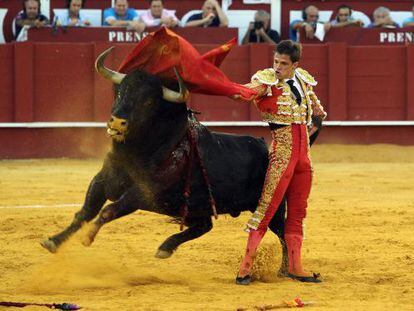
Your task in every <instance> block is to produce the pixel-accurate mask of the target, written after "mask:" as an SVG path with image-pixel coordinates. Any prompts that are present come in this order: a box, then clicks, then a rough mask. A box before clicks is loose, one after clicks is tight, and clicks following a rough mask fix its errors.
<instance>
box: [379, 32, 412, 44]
mask: <svg viewBox="0 0 414 311" xmlns="http://www.w3.org/2000/svg"><path fill="white" fill-rule="evenodd" d="M413 39H414V32H411V31H398V32H395V31H389V32H386V31H381V32H380V33H379V42H381V43H409V42H413Z"/></svg>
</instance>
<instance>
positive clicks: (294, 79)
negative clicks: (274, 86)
mask: <svg viewBox="0 0 414 311" xmlns="http://www.w3.org/2000/svg"><path fill="white" fill-rule="evenodd" d="M289 80H293V85H294V86H295V87H296V88H297V89H298V91H299V93H300V96H301V97H302V98H304V97H305V93H304V92H303V90H302V85H301V84H300V82H299V80H298V78H297V77H296V75H294V76H293V77H292V78H290V79H286V82H287V81H289Z"/></svg>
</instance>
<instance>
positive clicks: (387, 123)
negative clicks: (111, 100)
mask: <svg viewBox="0 0 414 311" xmlns="http://www.w3.org/2000/svg"><path fill="white" fill-rule="evenodd" d="M201 123H202V124H203V125H205V126H222V127H261V126H263V127H265V126H267V123H266V122H261V121H206V122H201ZM323 125H324V126H414V121H325V122H324V123H323ZM105 127H106V123H105V122H9V123H6V122H3V123H0V128H105Z"/></svg>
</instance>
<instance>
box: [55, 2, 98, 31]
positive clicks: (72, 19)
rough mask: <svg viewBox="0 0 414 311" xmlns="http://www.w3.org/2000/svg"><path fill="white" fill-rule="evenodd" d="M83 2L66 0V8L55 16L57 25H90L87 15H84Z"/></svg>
mask: <svg viewBox="0 0 414 311" xmlns="http://www.w3.org/2000/svg"><path fill="white" fill-rule="evenodd" d="M84 3H85V0H68V4H67V7H68V10H67V11H65V12H64V13H62V14H60V16H59V17H58V16H55V22H56V23H57V25H58V26H90V25H91V22H90V21H89V19H88V17H86V16H85V15H84V14H83V12H82V10H81V9H82V8H83V5H84Z"/></svg>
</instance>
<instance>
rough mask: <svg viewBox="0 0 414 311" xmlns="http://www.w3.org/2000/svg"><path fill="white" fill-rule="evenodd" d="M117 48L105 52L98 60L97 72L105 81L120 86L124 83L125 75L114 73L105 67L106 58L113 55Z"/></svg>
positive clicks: (96, 63) (96, 64)
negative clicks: (110, 54) (112, 52)
mask: <svg viewBox="0 0 414 311" xmlns="http://www.w3.org/2000/svg"><path fill="white" fill-rule="evenodd" d="M114 48H115V47H114V46H113V47H110V48H109V49H107V50H105V51H103V52H102V53H101V54H100V55H99V56H98V58H97V59H96V61H95V69H96V71H97V72H98V73H99V74H100V75H101V76H103V77H104V78H105V79H108V80H111V81H112V82H113V83H115V84H120V83H121V82H122V79H123V78H125V76H126V75H125V74H123V73H120V72H117V71H113V70H111V69H108V68H106V67H105V66H104V62H105V58H106V56H107V55H108V54H109V53H111V51H112V50H113V49H114Z"/></svg>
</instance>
